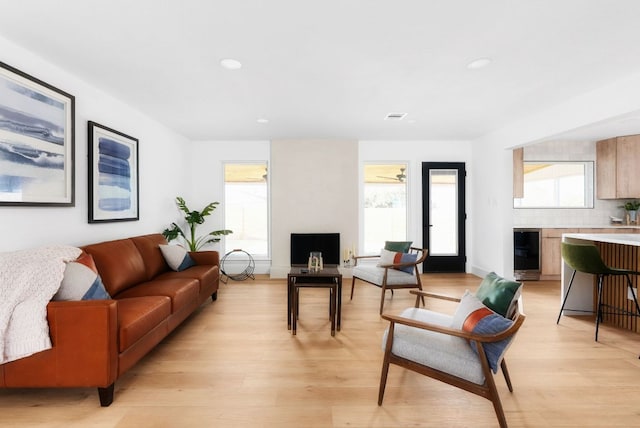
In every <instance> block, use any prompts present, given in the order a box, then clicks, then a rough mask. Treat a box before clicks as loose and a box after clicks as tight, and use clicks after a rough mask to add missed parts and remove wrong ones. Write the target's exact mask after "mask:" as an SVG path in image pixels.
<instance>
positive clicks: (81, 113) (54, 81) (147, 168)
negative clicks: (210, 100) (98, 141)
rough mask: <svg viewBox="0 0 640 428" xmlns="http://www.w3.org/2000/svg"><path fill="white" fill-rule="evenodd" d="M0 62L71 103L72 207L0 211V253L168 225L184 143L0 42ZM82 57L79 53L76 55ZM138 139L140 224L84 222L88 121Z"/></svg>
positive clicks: (183, 178) (183, 174) (182, 181)
mask: <svg viewBox="0 0 640 428" xmlns="http://www.w3.org/2000/svg"><path fill="white" fill-rule="evenodd" d="M0 52H2V58H1V59H2V61H3V62H5V63H7V64H9V65H11V66H13V67H15V68H17V69H19V70H21V71H23V72H25V73H27V74H30V75H32V76H34V77H36V78H38V79H40V80H43V81H45V82H47V83H49V84H51V85H53V86H55V87H57V88H59V89H61V90H63V91H65V92H67V93H70V94H71V95H74V96H75V99H76V105H75V107H76V118H75V120H76V122H75V134H76V139H75V164H76V165H75V182H76V185H75V201H76V202H75V207H56V208H53V207H52V208H49V207H0V235H1V236H2V240H0V251H12V250H17V249H23V248H30V247H35V246H39V245H52V244H70V245H78V246H79V245H83V244H88V243H92V242H98V241H102V240H109V239H117V238H121V237H127V236H134V235H140V234H145V233H154V232H161V231H162V230H163V229H164V227H165V226H166V225H167V224H168V223H169V222H170V220H171V218H172V216H171V213H172V211H173V201H172V199H171V198H170V197H168V195H173V194H178V193H179V192H182V191H183V190H184V189H185V187H186V184H187V176H188V173H189V171H188V168H186V167H185V166H186V164H185V156H184V153H185V149H184V148H185V145H186V144H187V143H188V141H187V139H185V138H184V137H182V136H180V135H178V134H176V133H174V132H172V131H171V130H169V129H167V128H166V127H164V126H163V125H162V124H160V123H158V122H156V121H154V120H152V119H150V118H149V117H147V116H145V115H144V114H142V113H141V112H139V111H137V110H135V109H133V108H131V107H129V106H128V105H126V104H124V103H122V102H121V101H119V100H117V99H115V98H113V97H112V96H111V95H108V94H107V93H106V92H103V91H101V90H100V89H99V88H96V87H94V86H91V85H90V84H89V83H87V82H85V81H83V80H81V79H79V78H78V77H77V76H74V75H73V74H71V73H70V72H69V71H67V70H63V69H60V68H58V67H56V66H54V65H52V64H50V63H48V62H46V61H44V60H43V59H41V58H39V57H36V56H34V55H32V54H31V53H30V52H28V51H26V50H24V49H22V48H20V47H18V46H16V45H15V44H12V43H11V42H9V41H7V40H5V39H3V38H0ZM79 54H81V53H79ZM89 120H93V121H95V122H98V123H100V124H102V125H104V126H108V127H110V128H113V129H116V130H118V131H121V132H123V133H125V134H127V135H130V136H132V137H135V138H137V139H138V140H139V156H140V158H139V159H140V162H139V163H140V165H139V168H140V171H139V173H140V176H139V177H140V220H139V221H130V222H118V223H101V224H89V223H88V220H87V217H88V195H87V193H88V190H87V179H88V175H87V171H88V165H87V146H88V142H87V121H89Z"/></svg>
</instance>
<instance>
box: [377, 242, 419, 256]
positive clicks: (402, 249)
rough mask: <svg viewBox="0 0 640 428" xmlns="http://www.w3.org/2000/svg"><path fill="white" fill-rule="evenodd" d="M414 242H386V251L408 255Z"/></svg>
mask: <svg viewBox="0 0 640 428" xmlns="http://www.w3.org/2000/svg"><path fill="white" fill-rule="evenodd" d="M411 244H413V241H384V249H385V250H387V251H395V252H396V253H408V252H409V248H411Z"/></svg>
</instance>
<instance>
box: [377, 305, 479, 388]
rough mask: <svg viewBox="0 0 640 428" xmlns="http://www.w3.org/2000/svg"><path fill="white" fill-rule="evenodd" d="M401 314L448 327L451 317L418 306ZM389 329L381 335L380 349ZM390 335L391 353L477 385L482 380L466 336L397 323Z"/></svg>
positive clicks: (477, 362)
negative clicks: (391, 340)
mask: <svg viewBox="0 0 640 428" xmlns="http://www.w3.org/2000/svg"><path fill="white" fill-rule="evenodd" d="M400 316H402V317H404V318H410V319H413V320H418V321H422V322H425V323H430V324H435V325H439V326H443V327H451V324H452V321H453V317H452V316H450V315H446V314H441V313H438V312H433V311H430V310H427V309H421V308H408V309H405V310H404V312H402V314H401V315H400ZM388 332H389V330H388V329H387V331H385V333H384V336H383V338H382V348H383V349H384V347H385V344H386V343H387V335H388ZM393 337H394V339H393V347H392V349H391V352H392V353H393V354H395V355H397V356H399V357H403V358H406V359H408V360H411V361H415V362H417V363H419V364H422V365H424V366H427V367H431V368H434V369H436V370H440V371H443V372H445V373H449V374H452V375H454V376H457V377H460V378H463V379H466V380H468V381H470V382H473V383H476V384H478V385H482V384H483V383H484V374H483V372H482V366H481V364H480V361H479V359H478V355H477V354H476V353H475V352H474V351H473V349H471V346H470V345H469V342H467V341H466V340H465V339H462V338H459V337H456V336H449V335H446V334H440V333H436V332H432V331H428V330H422V329H419V328H415V327H408V326H405V325H399V324H396V325H395V331H394V335H393Z"/></svg>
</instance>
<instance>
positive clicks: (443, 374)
mask: <svg viewBox="0 0 640 428" xmlns="http://www.w3.org/2000/svg"><path fill="white" fill-rule="evenodd" d="M486 282H491V283H492V284H490V286H491V287H489V289H487V287H483V286H485V285H486V284H485V283H486ZM514 284H517V286H516V285H514ZM519 285H520V284H518V283H514V282H511V281H506V280H504V279H502V278H499V277H497V276H495V274H493V273H492V274H490V275H489V276H488V278H485V280H484V281H483V284H482V285H481V287H480V288H479V289H478V291H477V292H476V294H471V293H470V292H468V291H467V292H466V293H465V295H464V296H463V297H462V299H457V298H451V297H444V296H440V295H437V294H434V293H428V292H424V291H420V290H411V293H413V294H416V305H415V306H416V307H415V308H408V309H406V310H405V311H403V312H402V313H401V314H400V315H399V316H396V315H389V314H383V315H382V318H384V319H386V320H388V321H389V322H390V325H389V328H388V329H387V331H386V332H385V335H384V338H383V347H384V360H383V364H382V374H381V377H380V389H379V393H378V405H382V400H383V398H384V392H385V387H386V382H387V375H388V372H389V364H396V365H398V366H401V367H404V368H406V369H409V370H412V371H414V372H417V373H420V374H422V375H425V376H429V377H431V378H433V379H436V380H439V381H441V382H445V383H447V384H450V385H453V386H455V387H458V388H461V389H464V390H466V391H469V392H472V393H474V394H476V395H479V396H481V397H484V398H486V399H488V400H490V401H491V402H492V403H493V407H494V409H495V412H496V415H497V417H498V422H499V424H500V427H506V426H507V422H506V418H505V416H504V410H503V408H502V403H501V402H500V396H499V395H498V391H497V389H496V384H495V381H494V378H493V373H497V371H498V368H500V369H502V374H503V375H504V378H505V381H506V383H507V387H508V388H509V391H511V392H513V387H512V385H511V379H510V377H509V372H508V370H507V364H506V362H505V360H504V353H505V352H506V350H507V348H508V346H509V345H510V344H511V342H512V340H513V338H514V336H515V334H516V333H517V332H518V330H519V329H520V327H521V326H522V323H523V322H524V319H525V316H524V314H522V313H521V300H520V299H519V295H520V291H519V290H520V287H519ZM505 286H506V287H507V289H506V290H505V289H504V288H503V287H505ZM483 295H484V297H482V296H483ZM423 297H435V298H443V297H444V298H445V299H446V300H451V301H458V302H460V303H459V305H458V308H457V309H456V312H455V314H454V315H453V316H450V315H447V314H442V313H438V312H434V311H430V310H427V309H421V308H419V307H418V305H419V301H420V299H421V298H423ZM483 302H484V304H483ZM485 304H488V305H492V304H493V305H492V306H494V307H495V308H497V307H498V306H499V309H505V313H507V314H508V316H507V317H504V316H503V315H501V314H499V313H496V312H494V311H492V310H491V309H489V308H488V307H487V306H485ZM492 372H493V373H492Z"/></svg>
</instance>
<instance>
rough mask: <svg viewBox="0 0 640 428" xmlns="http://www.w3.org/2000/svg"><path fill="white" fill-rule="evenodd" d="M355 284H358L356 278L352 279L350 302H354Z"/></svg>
mask: <svg viewBox="0 0 640 428" xmlns="http://www.w3.org/2000/svg"><path fill="white" fill-rule="evenodd" d="M355 283H356V277H355V276H354V277H352V278H351V298H350V299H349V300H353V287H354V285H355Z"/></svg>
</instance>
